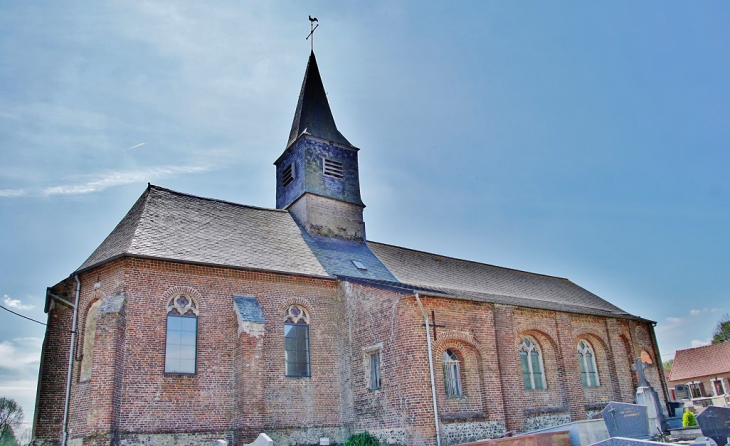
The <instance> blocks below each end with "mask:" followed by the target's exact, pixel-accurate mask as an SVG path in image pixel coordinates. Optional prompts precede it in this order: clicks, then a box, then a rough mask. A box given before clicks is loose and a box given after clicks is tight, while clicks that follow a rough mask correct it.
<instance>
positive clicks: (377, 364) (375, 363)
mask: <svg viewBox="0 0 730 446" xmlns="http://www.w3.org/2000/svg"><path fill="white" fill-rule="evenodd" d="M366 355H367V361H368V372H369V373H368V390H380V389H381V388H383V355H382V353H381V350H380V349H376V350H372V351H370V352H368V353H366ZM373 379H375V380H376V382H373Z"/></svg>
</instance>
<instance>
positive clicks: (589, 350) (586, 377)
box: [576, 339, 601, 388]
mask: <svg viewBox="0 0 730 446" xmlns="http://www.w3.org/2000/svg"><path fill="white" fill-rule="evenodd" d="M581 344H582V345H583V347H582V348H581ZM576 350H577V352H578V368H579V369H580V382H581V384H582V385H583V387H586V388H588V387H601V378H600V377H599V375H598V364H596V351H595V350H594V349H593V346H592V345H591V343H590V342H588V341H587V340H585V339H579V340H578V343H577V344H576ZM588 354H590V357H591V360H590V362H589V361H588V358H587V357H586V355H588ZM581 365H582V366H583V367H581ZM589 366H590V367H589ZM590 368H592V369H593V371H591V370H590ZM591 373H592V374H593V378H595V380H594V381H595V382H594V383H591Z"/></svg>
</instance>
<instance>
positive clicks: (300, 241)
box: [77, 185, 636, 318]
mask: <svg viewBox="0 0 730 446" xmlns="http://www.w3.org/2000/svg"><path fill="white" fill-rule="evenodd" d="M121 256H137V257H145V258H158V259H165V260H173V261H181V262H190V263H197V264H207V265H217V266H225V267H234V268H245V269H254V270H264V271H272V272H280V273H285V274H301V275H309V276H318V277H338V278H340V279H341V280H350V281H360V282H363V283H369V284H371V285H375V286H384V287H390V288H393V289H396V290H402V291H403V292H411V291H421V292H423V293H424V294H428V293H431V294H443V295H447V296H453V297H454V298H461V299H473V300H478V301H485V302H495V303H503V304H508V305H516V306H521V307H527V308H543V309H548V310H556V311H567V312H573V313H584V314H593V315H599V316H608V317H628V318H636V316H632V315H630V314H629V313H627V312H625V311H623V310H621V309H620V308H618V307H616V306H615V305H612V304H610V303H608V302H606V301H605V300H603V299H601V298H600V297H598V296H596V295H595V294H593V293H591V292H589V291H587V290H585V289H583V288H581V287H580V286H578V285H576V284H574V283H573V282H571V281H569V280H568V279H563V278H560V277H552V276H545V275H541V274H534V273H528V272H524V271H518V270H514V269H509V268H501V267H498V266H493V265H487V264H483V263H477V262H471V261H467V260H460V259H455V258H451V257H445V256H440V255H436V254H430V253H426V252H421V251H416V250H412V249H406V248H401V247H397V246H392V245H387V244H383V243H376V242H367V244H365V243H357V242H350V241H344V240H337V239H330V238H326V237H319V236H311V235H309V234H308V233H307V232H306V231H304V230H303V229H302V228H300V227H299V226H298V225H297V223H296V222H295V221H294V219H293V218H292V216H291V214H290V213H289V212H288V211H283V210H277V209H266V208H259V207H253V206H244V205H240V204H235V203H229V202H225V201H220V200H213V199H209V198H201V197H196V196H192V195H187V194H183V193H180V192H175V191H172V190H169V189H165V188H162V187H158V186H152V185H150V186H149V187H148V188H147V190H146V191H145V192H144V193H143V194H142V196H141V197H140V198H139V200H137V202H136V203H135V204H134V206H132V209H130V211H129V213H127V215H126V216H125V217H124V218H123V219H122V221H121V222H120V223H119V224H118V225H117V227H116V228H115V229H114V230H113V231H112V233H111V234H110V235H109V236H108V237H107V238H106V240H104V242H102V244H101V245H100V246H99V247H98V248H97V249H96V251H94V253H93V254H92V255H91V256H90V257H89V258H88V259H87V260H86V261H85V262H84V263H83V265H81V267H79V269H78V270H77V272H80V271H84V270H87V269H90V268H93V267H95V266H98V265H100V264H102V263H105V262H108V261H110V260H113V259H115V258H118V257H121ZM353 260H357V261H359V262H361V263H362V264H363V265H365V266H366V268H367V269H366V270H362V269H359V268H357V267H356V266H355V265H354V263H353V262H352V261H353Z"/></svg>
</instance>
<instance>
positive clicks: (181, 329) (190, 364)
mask: <svg viewBox="0 0 730 446" xmlns="http://www.w3.org/2000/svg"><path fill="white" fill-rule="evenodd" d="M197 359H198V305H197V304H196V303H195V301H194V300H193V299H192V298H191V297H190V296H186V295H184V294H182V295H177V296H175V297H173V298H172V299H170V301H169V302H168V303H167V337H166V343H165V373H178V374H187V375H194V374H195V373H196V372H197Z"/></svg>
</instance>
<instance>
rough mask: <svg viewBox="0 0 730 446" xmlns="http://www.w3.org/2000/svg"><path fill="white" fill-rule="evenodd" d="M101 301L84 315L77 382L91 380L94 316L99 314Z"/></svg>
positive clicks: (94, 332)
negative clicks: (84, 322)
mask: <svg viewBox="0 0 730 446" xmlns="http://www.w3.org/2000/svg"><path fill="white" fill-rule="evenodd" d="M99 305H101V301H100V300H97V301H96V302H94V303H93V304H91V307H89V311H88V313H86V325H85V327H84V350H83V353H82V355H83V356H82V358H81V373H80V375H79V381H88V380H90V379H91V363H92V361H93V360H94V339H95V338H96V315H97V314H99Z"/></svg>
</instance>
